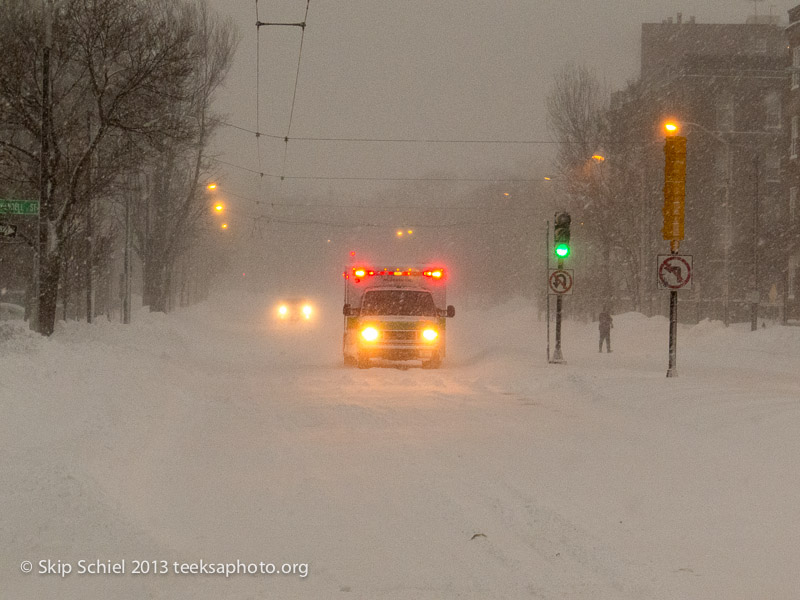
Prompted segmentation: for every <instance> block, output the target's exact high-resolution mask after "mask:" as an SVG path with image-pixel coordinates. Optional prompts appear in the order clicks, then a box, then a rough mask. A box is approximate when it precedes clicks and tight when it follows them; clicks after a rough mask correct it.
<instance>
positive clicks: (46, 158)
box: [31, 0, 53, 333]
mask: <svg viewBox="0 0 800 600" xmlns="http://www.w3.org/2000/svg"><path fill="white" fill-rule="evenodd" d="M42 22H43V25H44V47H43V48H42V126H41V131H40V140H39V143H40V145H41V152H40V155H39V213H38V216H37V222H36V240H35V243H34V250H33V288H34V293H33V310H32V311H31V329H33V330H34V331H38V332H39V333H41V332H42V328H41V319H40V314H39V312H40V311H39V309H40V307H41V305H42V298H41V296H42V289H41V287H42V286H41V270H42V269H41V263H42V260H43V256H44V254H45V252H46V250H47V248H46V244H47V219H46V217H47V215H45V218H42V211H45V210H46V209H48V208H49V206H50V202H49V201H50V135H51V133H50V123H51V122H52V115H51V113H50V111H51V108H52V107H51V98H50V49H51V48H52V46H53V0H42ZM49 212H50V211H49V210H47V213H49Z"/></svg>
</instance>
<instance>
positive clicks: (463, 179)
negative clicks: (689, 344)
mask: <svg viewBox="0 0 800 600" xmlns="http://www.w3.org/2000/svg"><path fill="white" fill-rule="evenodd" d="M210 158H211V160H213V161H214V162H217V163H219V164H221V165H227V166H229V167H233V168H235V169H239V170H241V171H246V172H248V173H253V174H254V175H259V176H260V177H262V178H263V177H271V178H273V179H282V180H283V179H290V180H298V181H304V180H305V181H441V182H446V181H451V182H459V181H460V182H467V183H538V182H542V181H544V179H543V178H538V179H530V178H506V177H483V178H481V177H362V176H352V177H349V176H342V175H276V174H274V173H265V172H264V171H257V170H255V169H250V168H248V167H243V166H241V165H237V164H234V163H232V162H227V161H224V160H222V159H220V158H214V157H210Z"/></svg>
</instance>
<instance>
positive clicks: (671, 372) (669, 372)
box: [667, 367, 678, 377]
mask: <svg viewBox="0 0 800 600" xmlns="http://www.w3.org/2000/svg"><path fill="white" fill-rule="evenodd" d="M677 376H678V369H677V367H670V368H669V369H667V377H677Z"/></svg>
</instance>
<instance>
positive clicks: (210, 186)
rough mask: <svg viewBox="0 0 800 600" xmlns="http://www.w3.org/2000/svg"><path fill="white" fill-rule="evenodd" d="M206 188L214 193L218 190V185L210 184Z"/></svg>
mask: <svg viewBox="0 0 800 600" xmlns="http://www.w3.org/2000/svg"><path fill="white" fill-rule="evenodd" d="M206 188H208V189H209V190H211V191H212V192H213V191H214V190H215V189H217V184H216V183H209V184H208V185H207V186H206Z"/></svg>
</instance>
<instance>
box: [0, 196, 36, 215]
mask: <svg viewBox="0 0 800 600" xmlns="http://www.w3.org/2000/svg"><path fill="white" fill-rule="evenodd" d="M38 214H39V203H38V202H37V201H36V200H8V199H5V198H0V215H38Z"/></svg>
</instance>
